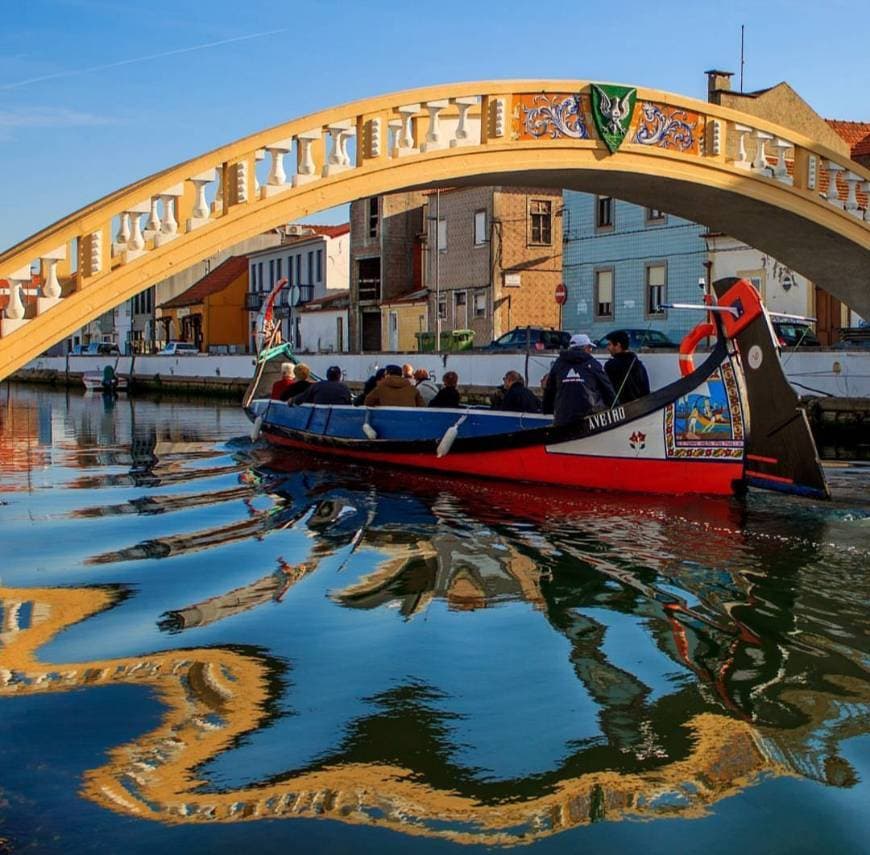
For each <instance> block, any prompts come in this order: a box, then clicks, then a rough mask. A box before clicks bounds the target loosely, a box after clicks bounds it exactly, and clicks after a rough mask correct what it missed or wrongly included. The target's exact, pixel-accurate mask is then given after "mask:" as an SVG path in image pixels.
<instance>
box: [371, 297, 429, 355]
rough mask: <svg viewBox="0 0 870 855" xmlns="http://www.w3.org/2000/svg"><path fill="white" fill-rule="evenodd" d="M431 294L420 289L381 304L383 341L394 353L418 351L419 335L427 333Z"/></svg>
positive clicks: (388, 349)
mask: <svg viewBox="0 0 870 855" xmlns="http://www.w3.org/2000/svg"><path fill="white" fill-rule="evenodd" d="M428 317H429V292H428V290H427V289H426V288H418V289H417V290H416V291H411V292H409V293H406V294H400V295H398V296H396V297H393V298H392V299H390V300H384V301H383V302H382V303H381V341H382V342H383V344H384V348H383V349H384V350H387V351H390V352H392V353H397V352H399V353H400V352H402V351H417V349H418V347H417V333H419V332H426V330H427V329H428Z"/></svg>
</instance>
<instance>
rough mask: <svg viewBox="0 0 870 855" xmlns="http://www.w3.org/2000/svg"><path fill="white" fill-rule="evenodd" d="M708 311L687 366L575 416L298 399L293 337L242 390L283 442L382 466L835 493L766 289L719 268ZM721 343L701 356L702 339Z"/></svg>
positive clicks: (685, 356)
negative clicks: (284, 386) (660, 383)
mask: <svg viewBox="0 0 870 855" xmlns="http://www.w3.org/2000/svg"><path fill="white" fill-rule="evenodd" d="M714 291H715V293H716V295H717V297H718V299H715V298H712V297H711V298H709V303H708V309H709V312H708V318H709V320H708V321H706V322H705V323H703V324H700V325H699V326H698V327H696V328H695V329H694V330H693V331H692V332H691V333H689V335H688V336H687V337H686V339H685V340H684V342H683V344H682V345H681V349H680V352H681V355H680V367H681V371H682V374H683V376H682V377H681V378H680V379H679V380H677V381H676V382H674V383H671V384H669V385H668V386H665V387H663V388H661V389H657V390H655V391H653V392H652V393H651V394H649V395H647V396H646V397H644V398H640V399H639V400H634V401H630V402H627V403H625V404H620V403H619V402H618V401H617V403H616V404H615V405H614V406H612V407H611V408H610V409H607V410H602V411H600V412H596V413H593V414H590V415H587V416H585V417H583V418H582V419H581V420H579V421H578V422H576V423H572V424H567V425H558V426H557V425H554V424H553V419H552V416H546V415H531V414H520V413H509V412H497V411H491V410H487V409H484V408H479V409H478V408H467V409H465V408H463V409H455V410H454V409H430V408H398V407H378V408H368V407H353V406H318V405H311V404H304V405H302V406H292V405H289V404H287V403H285V402H282V401H273V400H269V397H268V395H269V390H270V388H271V384H272V382H273V380H274V379H275V378H276V376H277V374H278V371H279V366H280V363H281V362H282V361H287V360H288V353H289V351H284V350H283V349H279V352H277V353H275V349H274V348H273V349H272V352H271V353H269V352H264V355H263V358H262V361H261V362H260V365H259V369H258V373H257V376H256V378H255V380H254V382H252V384H251V387H250V388H249V390H248V395H247V396H246V399H245V400H246V404H245V406H246V411H247V413H248V415H249V417H250V418H251V419H252V420H253V421H255V424H256V432H257V433H258V434H259V435H261V436H262V438H263V439H265V440H266V441H267V442H269V443H270V444H272V445H274V446H278V447H281V448H286V449H287V450H288V451H291V452H293V453H296V454H299V453H304V452H315V453H318V454H325V455H329V456H335V457H342V458H346V459H349V460H355V461H361V462H367V463H370V464H373V465H377V466H378V467H394V466H400V467H410V468H415V469H426V470H431V471H436V472H442V473H444V474H449V475H459V476H466V475H470V476H479V477H486V478H500V479H508V480H510V481H523V482H531V483H539V484H558V485H563V486H572V487H582V488H593V489H605V490H621V491H630V492H640V493H668V494H679V493H700V494H728V493H741V492H743V491H744V490H745V489H746V487H747V486H755V487H762V488H766V489H772V490H779V491H783V492H789V493H798V494H802V495H807V496H814V497H817V498H827V497H828V495H829V492H828V486H827V483H826V481H825V476H824V472H823V470H822V467H821V465H820V463H819V460H818V455H817V452H816V447H815V443H814V441H813V437H812V435H811V433H810V429H809V425H808V423H807V419H806V414H805V413H804V411H803V410H802V409H801V408H800V407H799V405H798V399H797V395H796V394H795V393H794V391H793V390H792V388H791V386H790V385H789V383H788V381H787V380H786V378H785V375H784V374H783V372H782V369H781V367H780V362H779V354H778V350H777V341H776V338H775V335H774V332H773V328H772V326H771V323H770V320H769V317H768V314H767V311H766V310H765V308H764V306H763V305H762V303H761V299H760V297H759V294H758V292H757V291H756V290H755V288H754V287H753V286H752V285H751V284H750V283H749V282H747V281H746V280H743V279H733V278H730V279H722V280H719V281H718V282H716V283H715V284H714ZM705 336H715V337H716V344H715V346H714V348H713V350H712V352H710V354H709V355H708V356H707V358H706V359H705V360H704V361H703V363H702V364H701V365H699V366H698V367H697V368H696V367H695V366H694V364H693V361H692V350H693V349H694V345H695V344H696V343H697V341H699V340H700V339H701V338H703V337H705Z"/></svg>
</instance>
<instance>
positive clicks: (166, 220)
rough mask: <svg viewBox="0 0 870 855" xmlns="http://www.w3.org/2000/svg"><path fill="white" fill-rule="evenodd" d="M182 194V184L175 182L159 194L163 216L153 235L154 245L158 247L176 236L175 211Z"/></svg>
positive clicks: (176, 222) (176, 221)
mask: <svg viewBox="0 0 870 855" xmlns="http://www.w3.org/2000/svg"><path fill="white" fill-rule="evenodd" d="M183 195H184V184H176V185H174V186H173V187H167V188H166V190H164V191H163V192H161V193H160V194H159V197H158V198H159V199H160V203H161V204H162V205H163V217H162V218H161V220H160V223H159V228H158V230H157V233H156V234H155V235H154V246H155V247H159V246H163V245H164V244H167V243H169V242H170V241H172V240H175V238H177V237H178V220H177V219H176V211H177V210H178V209H177V205H178V199H179V198H180V197H181V196H183Z"/></svg>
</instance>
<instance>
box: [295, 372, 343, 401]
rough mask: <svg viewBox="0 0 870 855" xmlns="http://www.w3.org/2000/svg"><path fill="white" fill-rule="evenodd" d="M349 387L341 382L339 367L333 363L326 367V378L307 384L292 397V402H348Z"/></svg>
mask: <svg viewBox="0 0 870 855" xmlns="http://www.w3.org/2000/svg"><path fill="white" fill-rule="evenodd" d="M350 401H351V395H350V389H348V388H347V386H345V385H344V383H342V382H341V369H340V368H339V367H338V366H337V365H333V366H332V367H330V368H327V369H326V380H321V381H320V382H319V383H315V384H314V385H313V386H309V387H308V388H307V389H306V390H305V391H304V392H303V393H302V394H301V395H297V396H296V397H295V398H294V399H293V403H294V404H349V403H350Z"/></svg>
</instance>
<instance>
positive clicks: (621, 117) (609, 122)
mask: <svg viewBox="0 0 870 855" xmlns="http://www.w3.org/2000/svg"><path fill="white" fill-rule="evenodd" d="M636 101H637V89H632V88H629V87H628V86H613V85H611V84H608V83H600V84H599V83H593V84H592V118H593V120H594V121H595V127H596V128H597V129H598V135H599V136H600V137H601V139H603V140H604V144H605V145H606V146H607V148H608V149H609V150H610V153H611V154H612V153H613V152H615V151H616V150H617V149H618V148H619V146H620V145H622V141H623V140H624V139H625V135H626V134H627V133H628V126H629V125H630V124H631V117H632V115H633V113H634V105H635V102H636Z"/></svg>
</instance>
